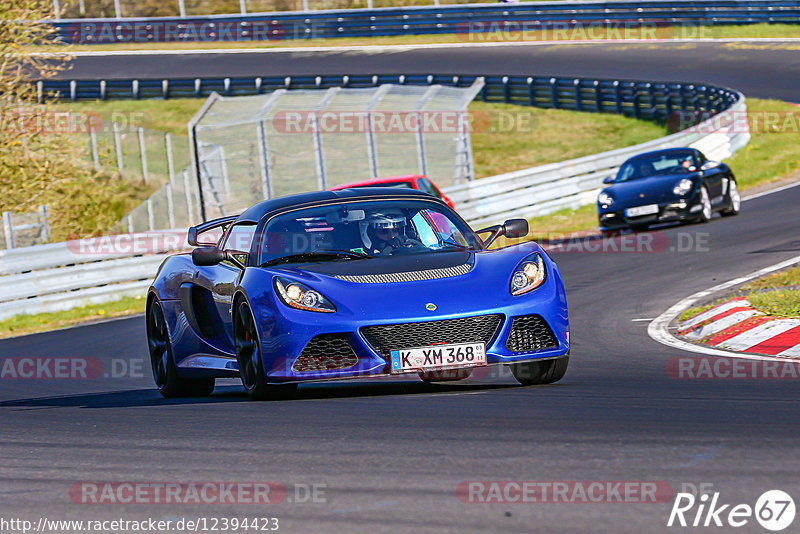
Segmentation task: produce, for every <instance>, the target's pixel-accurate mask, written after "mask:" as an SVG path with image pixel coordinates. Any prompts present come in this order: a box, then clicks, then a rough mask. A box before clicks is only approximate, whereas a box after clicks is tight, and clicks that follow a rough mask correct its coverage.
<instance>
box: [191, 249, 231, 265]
mask: <svg viewBox="0 0 800 534" xmlns="http://www.w3.org/2000/svg"><path fill="white" fill-rule="evenodd" d="M226 259H228V253H227V252H226V251H224V250H220V249H218V248H217V247H200V248H196V249H194V250H193V251H192V262H193V263H194V264H195V265H197V266H200V267H208V266H210V265H219V264H220V263H222V262H223V261H225V260H226Z"/></svg>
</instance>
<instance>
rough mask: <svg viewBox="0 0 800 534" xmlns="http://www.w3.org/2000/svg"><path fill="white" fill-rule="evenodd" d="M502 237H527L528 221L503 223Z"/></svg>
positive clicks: (515, 220) (516, 220)
mask: <svg viewBox="0 0 800 534" xmlns="http://www.w3.org/2000/svg"><path fill="white" fill-rule="evenodd" d="M503 235H504V236H505V237H510V238H512V239H513V238H518V237H525V236H526V235H528V221H527V220H526V219H509V220H507V221H506V222H504V223H503Z"/></svg>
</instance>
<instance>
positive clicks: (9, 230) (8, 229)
mask: <svg viewBox="0 0 800 534" xmlns="http://www.w3.org/2000/svg"><path fill="white" fill-rule="evenodd" d="M3 232H4V233H5V235H6V248H7V249H9V250H11V249H12V248H14V226H13V225H12V222H11V212H10V211H4V212H3Z"/></svg>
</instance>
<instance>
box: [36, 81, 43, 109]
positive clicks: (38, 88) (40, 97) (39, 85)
mask: <svg viewBox="0 0 800 534" xmlns="http://www.w3.org/2000/svg"><path fill="white" fill-rule="evenodd" d="M43 99H44V82H43V81H42V80H39V81H38V82H36V101H37V102H39V103H40V104H41V103H42V100H43Z"/></svg>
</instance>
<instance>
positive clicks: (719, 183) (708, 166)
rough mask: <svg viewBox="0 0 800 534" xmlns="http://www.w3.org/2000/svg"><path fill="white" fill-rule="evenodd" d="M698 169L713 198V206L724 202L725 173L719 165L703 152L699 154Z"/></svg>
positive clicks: (709, 194)
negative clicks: (708, 158)
mask: <svg viewBox="0 0 800 534" xmlns="http://www.w3.org/2000/svg"><path fill="white" fill-rule="evenodd" d="M696 157H697V165H696V166H697V168H698V170H699V171H700V173H701V175H702V177H703V183H705V184H706V187H707V188H708V196H709V197H711V204H712V205H716V204H719V203H720V202H722V200H723V198H724V197H725V191H723V180H722V178H723V174H724V173H723V172H722V169H721V168H720V166H719V163H717V162H715V161H709V160H707V159H706V157H705V156H704V155H703V153H702V152H700V151H698V152H697V155H696Z"/></svg>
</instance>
